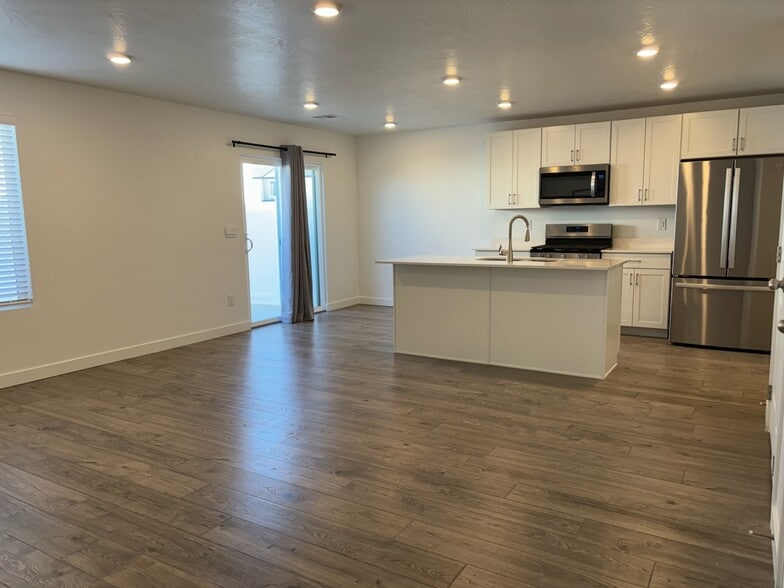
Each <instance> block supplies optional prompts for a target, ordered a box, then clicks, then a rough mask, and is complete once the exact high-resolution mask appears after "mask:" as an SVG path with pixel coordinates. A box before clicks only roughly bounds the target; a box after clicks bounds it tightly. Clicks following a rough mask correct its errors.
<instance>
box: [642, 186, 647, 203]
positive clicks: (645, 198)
mask: <svg viewBox="0 0 784 588" xmlns="http://www.w3.org/2000/svg"><path fill="white" fill-rule="evenodd" d="M643 194H644V196H643V201H644V202H648V188H645V190H643Z"/></svg>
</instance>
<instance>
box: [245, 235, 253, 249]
mask: <svg viewBox="0 0 784 588" xmlns="http://www.w3.org/2000/svg"><path fill="white" fill-rule="evenodd" d="M245 242H246V243H247V244H248V245H250V246H249V247H248V248H247V249H246V250H245V253H250V252H251V251H253V240H252V239H251V238H250V237H248V236H247V235H245Z"/></svg>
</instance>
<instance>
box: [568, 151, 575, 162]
mask: <svg viewBox="0 0 784 588" xmlns="http://www.w3.org/2000/svg"><path fill="white" fill-rule="evenodd" d="M569 153H570V155H569V159H570V160H571V161H574V149H572V150H571V151H570V152H569Z"/></svg>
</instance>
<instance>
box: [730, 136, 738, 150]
mask: <svg viewBox="0 0 784 588" xmlns="http://www.w3.org/2000/svg"><path fill="white" fill-rule="evenodd" d="M737 144H738V140H737V139H736V138H735V137H733V138H732V148H731V149H732V151H735V147H736V146H737Z"/></svg>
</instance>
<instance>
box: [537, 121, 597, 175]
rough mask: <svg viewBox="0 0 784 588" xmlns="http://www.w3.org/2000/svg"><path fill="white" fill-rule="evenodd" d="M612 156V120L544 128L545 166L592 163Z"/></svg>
mask: <svg viewBox="0 0 784 588" xmlns="http://www.w3.org/2000/svg"><path fill="white" fill-rule="evenodd" d="M609 160H610V123H609V121H608V122H598V123H588V124H582V125H562V126H557V127H545V128H543V129H542V167H552V166H563V165H593V164H601V163H607V162H608V161H609Z"/></svg>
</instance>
